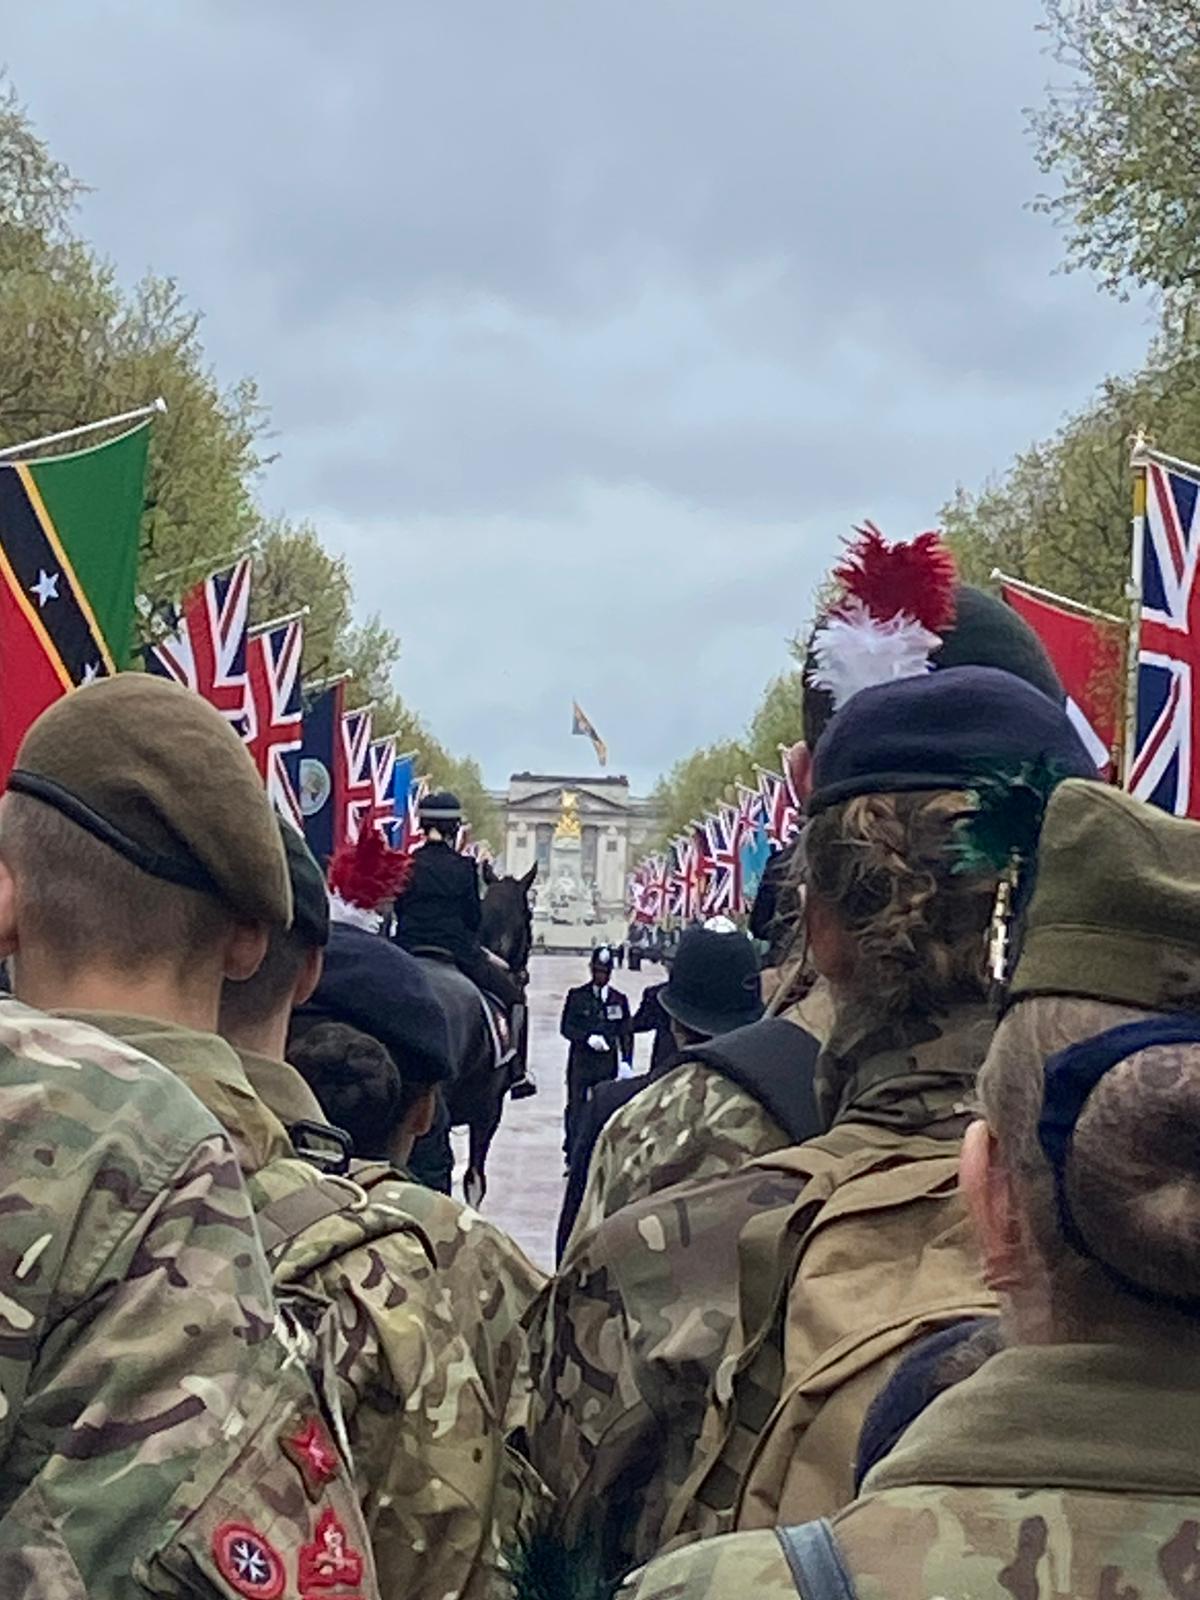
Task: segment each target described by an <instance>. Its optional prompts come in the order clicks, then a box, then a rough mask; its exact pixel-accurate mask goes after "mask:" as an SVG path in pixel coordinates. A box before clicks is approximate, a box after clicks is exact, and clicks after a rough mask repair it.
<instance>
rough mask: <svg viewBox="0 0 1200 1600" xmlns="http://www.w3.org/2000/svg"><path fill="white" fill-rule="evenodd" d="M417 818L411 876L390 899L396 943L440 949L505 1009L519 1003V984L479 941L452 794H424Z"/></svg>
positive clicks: (474, 871) (470, 869)
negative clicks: (418, 835) (421, 840)
mask: <svg viewBox="0 0 1200 1600" xmlns="http://www.w3.org/2000/svg"><path fill="white" fill-rule="evenodd" d="M420 815H421V827H422V830H423V831H424V834H425V844H424V846H423V847H422V848H421V849H420V850H418V851H416V852H415V853H414V855H413V859H412V875H411V877H410V878H409V880H408V884H407V886H406V887H405V889H404V892H403V893H402V894H401V895H400V897H399V899H398V900H397V901H396V935H395V937H396V943H397V944H399V945H402V946H403V948H404V949H405V950H410V951H414V952H416V951H421V950H445V951H446V953H447V954H448V955H450V956H452V957H453V959H454V962H455V965H456V966H457V967H458V969H459V971H460V972H463V973H465V974H466V976H467V977H468V978H470V980H471V982H472V983H474V984H475V985H476V986H477V987H478V988H480V989H483V990H484V991H485V992H486V993H487V994H491V995H495V997H496V998H497V999H498V1000H499V1001H500V1002H501V1003H502V1004H503V1005H504V1006H505V1007H506V1008H507V1009H508V1010H509V1011H511V1010H512V1008H513V1006H515V1005H517V1004H518V1003H519V1002H520V1000H521V999H522V990H521V985H520V984H519V983H518V982H517V980H516V978H515V977H513V975H512V973H511V972H509V970H508V969H507V967H505V966H504V965H503V964H502V963H500V962H496V961H492V960H489V958H488V956H487V955H486V953H485V952H484V949H483V946H482V945H481V944H480V942H479V924H480V919H481V906H480V898H479V872H478V868H477V867H476V865H475V862H474V861H472V860H471V858H470V857H469V856H460V855H459V854H458V851H457V850H456V849H455V845H456V844H457V842H458V834H459V830H460V829H461V827H462V806H461V805H460V804H459V800H458V797H457V795H453V794H450V793H448V792H447V791H442V792H440V793H438V794H431V795H427V796H426V798H425V800H424V801H423V802H422V804H421V811H420Z"/></svg>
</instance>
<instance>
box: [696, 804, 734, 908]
mask: <svg viewBox="0 0 1200 1600" xmlns="http://www.w3.org/2000/svg"><path fill="white" fill-rule="evenodd" d="M730 816H731V813H730V811H729V810H728V808H723V809H722V810H721V811H720V812H718V813H717V815H715V816H711V817H707V818H706V819H705V823H704V844H705V851H706V854H707V857H708V863H709V874H708V881H707V882H706V883H705V885H704V891H703V893H704V915H705V916H706V917H717V916H721V915H722V914H723V915H725V916H734V915H736V913H737V910H738V907H737V905H736V903H735V900H736V895H737V875H738V865H737V859H738V858H737V849H736V847H735V845H734V842H733V829H732V828H731V826H730Z"/></svg>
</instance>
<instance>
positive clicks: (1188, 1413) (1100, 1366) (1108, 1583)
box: [622, 1341, 1200, 1600]
mask: <svg viewBox="0 0 1200 1600" xmlns="http://www.w3.org/2000/svg"><path fill="white" fill-rule="evenodd" d="M1197 1371H1200V1348H1195V1347H1193V1348H1192V1349H1191V1350H1190V1351H1187V1352H1185V1351H1184V1350H1182V1349H1180V1348H1179V1345H1178V1343H1175V1344H1174V1345H1173V1346H1172V1345H1170V1344H1169V1343H1168V1342H1167V1341H1164V1344H1163V1347H1162V1348H1161V1349H1159V1350H1150V1349H1136V1348H1120V1347H1117V1346H1112V1345H1065V1346H1038V1347H1028V1348H1023V1349H1014V1350H1008V1351H1004V1352H1003V1353H1001V1354H1000V1355H998V1356H995V1357H993V1358H992V1360H991V1361H989V1362H988V1363H987V1364H986V1365H985V1366H984V1367H983V1368H982V1370H981V1371H980V1372H978V1373H977V1374H976V1375H975V1376H974V1377H972V1378H968V1379H967V1380H966V1381H965V1382H963V1383H961V1384H960V1385H959V1386H958V1387H957V1388H956V1389H952V1390H950V1391H949V1392H948V1393H947V1394H944V1395H943V1396H942V1397H941V1398H940V1399H938V1400H937V1401H935V1402H934V1404H933V1405H931V1406H930V1407H929V1409H928V1410H927V1411H926V1412H925V1414H924V1415H923V1416H921V1417H919V1418H918V1419H917V1420H916V1421H915V1422H914V1423H913V1424H912V1426H911V1427H910V1428H909V1429H908V1431H907V1432H906V1433H905V1434H904V1436H903V1438H902V1439H901V1441H900V1443H899V1444H898V1445H897V1447H896V1449H895V1450H894V1451H893V1453H892V1454H891V1455H890V1456H888V1457H887V1458H886V1459H885V1460H884V1461H882V1462H881V1463H880V1464H879V1466H878V1467H876V1469H875V1471H874V1472H873V1473H872V1474H871V1476H870V1477H869V1478H868V1480H867V1482H866V1484H865V1486H864V1489H863V1494H862V1498H861V1499H859V1500H857V1501H855V1502H854V1504H852V1505H850V1506H848V1507H847V1508H846V1509H845V1510H843V1511H841V1512H839V1513H838V1514H837V1515H836V1516H835V1517H834V1518H833V1530H832V1531H833V1533H834V1536H835V1538H836V1541H837V1545H838V1547H839V1550H840V1553H841V1556H842V1560H843V1562H844V1564H845V1567H846V1569H847V1571H848V1573H849V1576H850V1579H851V1581H852V1583H853V1585H854V1589H855V1590H856V1592H857V1594H858V1595H859V1596H860V1600H935V1597H937V1596H944V1595H954V1596H961V1597H962V1600H1014V1597H1017V1600H1037V1597H1038V1596H1047V1597H1049V1596H1058V1595H1071V1596H1084V1595H1087V1596H1095V1597H1096V1600H1132V1597H1135V1596H1139V1595H1144V1596H1150V1595H1162V1596H1164V1597H1169V1600H1192V1597H1193V1596H1194V1595H1195V1593H1196V1574H1197V1572H1198V1571H1200V1457H1198V1456H1197V1453H1196V1448H1195V1442H1196V1438H1197V1430H1198V1429H1200V1387H1198V1386H1197V1383H1196V1377H1195V1375H1196V1373H1197ZM797 1592H798V1591H797V1583H796V1581H795V1579H794V1578H793V1576H792V1573H791V1571H790V1570H789V1566H788V1562H787V1560H786V1559H785V1557H784V1552H783V1549H782V1546H781V1544H780V1542H779V1539H778V1537H777V1535H776V1534H775V1533H774V1532H773V1531H766V1530H764V1531H762V1532H758V1533H739V1534H733V1535H729V1536H726V1537H724V1538H717V1539H707V1540H703V1541H702V1542H701V1543H699V1544H691V1545H688V1546H687V1547H686V1548H685V1549H681V1550H676V1551H674V1552H673V1553H672V1554H669V1555H665V1556H662V1557H660V1558H659V1559H658V1560H656V1561H654V1562H652V1563H651V1564H650V1566H649V1567H647V1568H646V1569H645V1571H643V1572H641V1573H640V1574H638V1575H637V1576H635V1577H634V1578H632V1579H631V1580H630V1581H629V1584H628V1585H627V1587H626V1589H625V1590H624V1591H623V1593H622V1600H743V1597H744V1596H747V1595H753V1596H755V1600H796V1597H797Z"/></svg>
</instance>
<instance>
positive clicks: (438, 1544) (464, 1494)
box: [331, 1231, 516, 1600]
mask: <svg viewBox="0 0 1200 1600" xmlns="http://www.w3.org/2000/svg"><path fill="white" fill-rule="evenodd" d="M337 1270H338V1276H339V1282H338V1284H337V1286H336V1289H337V1292H336V1296H335V1300H336V1305H337V1309H338V1315H339V1317H340V1319H341V1322H342V1327H343V1333H344V1351H343V1357H342V1359H340V1360H339V1369H340V1370H342V1372H343V1375H344V1381H345V1382H348V1383H349V1384H351V1385H352V1386H354V1387H355V1388H357V1389H358V1391H359V1392H358V1393H357V1394H355V1395H354V1396H352V1397H350V1398H349V1401H348V1404H347V1408H346V1409H347V1413H348V1414H349V1413H351V1412H352V1413H353V1414H352V1416H351V1417H350V1423H349V1431H350V1441H351V1446H352V1450H353V1455H354V1463H355V1472H356V1476H357V1478H358V1483H359V1491H360V1497H361V1500H362V1504H363V1510H364V1512H365V1514H366V1519H367V1525H368V1527H369V1529H370V1533H371V1543H372V1546H373V1548H374V1552H375V1562H376V1566H377V1568H378V1571H379V1577H380V1584H381V1587H382V1589H383V1592H384V1593H385V1594H397V1595H405V1596H407V1597H409V1600H457V1597H472V1600H484V1597H485V1596H489V1595H490V1594H492V1593H493V1592H494V1588H495V1582H496V1578H495V1574H496V1572H497V1569H498V1567H499V1565H500V1563H501V1560H502V1551H503V1547H504V1545H505V1544H506V1542H507V1540H508V1539H509V1538H510V1537H511V1533H512V1528H511V1526H510V1525H509V1524H510V1521H511V1518H512V1517H513V1516H514V1515H515V1514H516V1513H515V1512H513V1511H510V1510H508V1509H506V1506H507V1499H506V1496H507V1493H508V1476H507V1474H508V1464H507V1457H506V1454H505V1448H504V1438H503V1431H502V1427H501V1424H500V1420H499V1419H498V1418H497V1416H496V1415H495V1412H494V1410H493V1407H492V1405H491V1402H490V1399H489V1396H488V1393H487V1388H486V1385H485V1384H484V1382H483V1380H482V1378H481V1377H480V1374H479V1372H478V1370H477V1367H476V1364H475V1361H474V1359H473V1357H472V1354H471V1350H470V1348H469V1346H468V1343H467V1340H466V1337H465V1336H464V1333H463V1332H462V1331H460V1329H459V1328H458V1326H457V1324H456V1321H455V1318H454V1315H453V1312H452V1310H451V1305H450V1301H449V1298H448V1296H447V1292H446V1289H445V1286H444V1284H442V1283H440V1282H439V1280H438V1278H437V1276H436V1274H435V1273H434V1271H433V1269H432V1268H431V1266H430V1263H429V1259H428V1256H427V1255H426V1252H425V1250H424V1248H423V1246H422V1244H421V1243H420V1242H419V1240H418V1237H417V1235H416V1233H415V1231H414V1233H412V1234H411V1235H410V1234H406V1233H404V1232H399V1231H398V1232H395V1233H392V1234H388V1235H385V1236H384V1237H382V1238H380V1239H377V1240H376V1241H375V1242H374V1243H373V1244H371V1245H367V1246H364V1247H362V1248H361V1249H360V1250H358V1251H356V1252H354V1254H353V1256H343V1257H342V1258H341V1260H340V1261H339V1263H338V1268H337ZM331 1287H332V1286H331ZM372 1372H373V1373H374V1374H375V1378H374V1381H373V1382H368V1381H367V1380H366V1379H365V1378H364V1374H368V1373H372Z"/></svg>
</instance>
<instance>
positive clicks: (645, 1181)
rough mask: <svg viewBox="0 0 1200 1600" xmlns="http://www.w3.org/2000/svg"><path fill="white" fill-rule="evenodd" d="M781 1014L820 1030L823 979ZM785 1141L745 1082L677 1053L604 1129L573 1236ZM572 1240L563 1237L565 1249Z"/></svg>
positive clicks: (824, 1015) (824, 1013)
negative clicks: (627, 1208)
mask: <svg viewBox="0 0 1200 1600" xmlns="http://www.w3.org/2000/svg"><path fill="white" fill-rule="evenodd" d="M786 1020H787V1021H788V1022H791V1023H794V1024H795V1025H796V1026H797V1027H798V1028H803V1029H805V1031H807V1032H809V1033H811V1034H814V1035H815V1036H816V1037H817V1038H824V1036H825V1034H826V1032H827V1031H828V1026H829V1017H828V1001H827V993H826V990H825V987H824V985H822V986H821V987H820V989H819V990H814V991H813V993H812V994H810V995H809V996H808V997H806V999H805V1000H804V1001H802V1002H801V1003H800V1004H799V1005H797V1006H794V1007H792V1008H791V1010H790V1011H789V1013H788V1015H787V1018H786ZM791 1142H792V1141H791V1139H790V1138H789V1136H788V1134H787V1133H786V1132H785V1130H784V1129H783V1128H782V1127H781V1126H780V1124H779V1122H778V1121H776V1119H775V1118H774V1117H772V1116H771V1114H770V1112H769V1111H768V1110H767V1109H766V1107H765V1106H764V1105H763V1104H762V1102H761V1101H760V1100H758V1099H756V1098H755V1096H754V1095H753V1094H751V1093H750V1092H749V1090H748V1089H746V1088H743V1087H742V1086H741V1085H739V1084H737V1083H735V1082H733V1080H732V1079H731V1078H730V1077H729V1076H728V1075H727V1074H725V1073H723V1072H721V1071H719V1070H718V1069H717V1068H716V1067H713V1066H708V1065H706V1064H705V1063H704V1062H702V1061H686V1060H685V1061H682V1062H680V1064H679V1065H678V1066H676V1067H672V1068H671V1069H670V1070H669V1071H668V1072H664V1073H663V1074H662V1075H661V1076H659V1077H656V1078H655V1079H654V1080H653V1081H652V1082H650V1083H648V1084H646V1086H645V1088H643V1089H640V1090H639V1091H638V1093H637V1095H636V1096H635V1097H634V1099H633V1100H631V1101H630V1102H629V1103H628V1104H626V1105H624V1106H622V1107H621V1109H620V1110H619V1111H617V1112H615V1113H614V1114H613V1116H612V1117H611V1119H610V1120H609V1121H608V1123H606V1125H605V1126H604V1128H603V1129H602V1131H601V1133H600V1136H599V1138H598V1139H597V1140H596V1144H595V1148H594V1150H593V1152H592V1157H591V1161H590V1163H589V1166H588V1179H587V1188H586V1190H585V1192H584V1196H583V1200H582V1202H581V1203H580V1207H579V1213H578V1216H577V1217H576V1219H575V1223H574V1226H573V1227H572V1229H571V1242H573V1241H574V1240H576V1239H581V1238H583V1236H584V1235H585V1234H587V1233H590V1232H591V1231H592V1229H593V1228H596V1227H598V1226H599V1224H600V1223H601V1222H603V1221H604V1219H605V1217H611V1216H612V1214H613V1212H614V1211H619V1210H620V1209H621V1207H622V1206H627V1205H631V1204H632V1203H633V1201H635V1200H642V1199H645V1198H646V1196H647V1195H652V1194H657V1193H658V1192H659V1190H661V1189H670V1188H673V1187H674V1186H675V1185H676V1184H679V1183H690V1182H695V1181H697V1180H698V1179H700V1178H714V1177H717V1176H718V1175H719V1174H720V1173H723V1172H732V1171H734V1170H735V1169H736V1168H737V1167H740V1166H742V1165H743V1164H744V1163H745V1162H747V1161H753V1160H754V1158H755V1157H756V1156H765V1155H768V1154H769V1153H770V1152H771V1151H772V1150H782V1149H783V1148H784V1146H785V1145H788V1144H790V1143H791ZM570 1248H571V1243H570V1242H569V1243H568V1245H567V1250H566V1251H564V1252H563V1253H564V1255H565V1254H566V1253H567V1251H569V1250H570Z"/></svg>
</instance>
